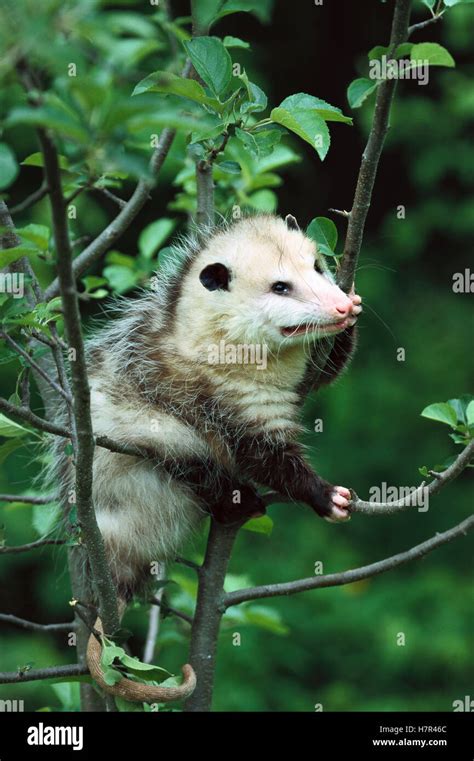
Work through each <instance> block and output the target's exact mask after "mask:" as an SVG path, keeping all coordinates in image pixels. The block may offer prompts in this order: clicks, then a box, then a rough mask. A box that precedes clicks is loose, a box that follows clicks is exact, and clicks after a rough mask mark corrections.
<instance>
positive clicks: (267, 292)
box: [175, 216, 352, 349]
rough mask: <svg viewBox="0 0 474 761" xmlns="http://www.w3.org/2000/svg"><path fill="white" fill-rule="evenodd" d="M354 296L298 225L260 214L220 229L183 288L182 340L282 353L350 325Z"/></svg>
mask: <svg viewBox="0 0 474 761" xmlns="http://www.w3.org/2000/svg"><path fill="white" fill-rule="evenodd" d="M351 308H352V302H351V299H350V298H349V297H348V296H347V295H346V294H345V293H344V292H343V291H342V290H341V289H340V288H338V286H337V285H336V284H335V282H334V278H333V277H332V274H331V272H330V271H329V268H328V267H327V265H326V264H325V261H324V257H323V256H322V255H320V254H318V252H317V250H316V245H315V243H314V242H313V241H312V240H311V239H310V238H309V237H307V236H306V235H305V234H304V233H303V232H301V231H300V229H299V228H298V225H297V224H296V220H295V219H294V218H293V217H287V218H286V220H283V219H280V218H277V217H274V216H258V217H251V218H248V219H244V220H241V221H239V222H237V223H236V224H234V225H232V226H231V227H230V228H228V229H225V230H223V231H221V232H218V233H217V234H215V235H214V236H212V237H211V238H210V240H209V241H208V243H207V244H206V245H205V246H204V248H203V249H202V250H201V251H200V253H199V254H198V255H197V256H196V258H195V259H194V261H193V262H192V265H191V266H190V268H189V269H188V271H187V273H186V274H185V276H184V279H183V282H182V283H181V294H180V298H179V304H178V305H177V309H176V313H175V316H176V319H177V320H178V321H179V323H180V326H181V329H182V335H183V334H184V333H185V332H186V334H187V336H188V338H190V336H191V334H195V335H196V336H197V335H198V334H199V337H200V338H201V339H204V340H205V339H207V338H208V339H209V340H215V339H218V338H221V339H222V338H224V339H225V340H227V341H234V342H245V343H265V344H267V345H268V346H269V347H270V348H273V349H278V348H280V347H281V346H282V345H285V344H290V345H292V344H295V343H298V342H300V343H302V342H303V341H304V340H305V339H306V340H308V339H310V340H318V339H320V338H322V337H324V336H328V335H334V334H336V333H338V332H340V331H341V330H344V328H346V327H347V326H348V321H349V318H350V315H351Z"/></svg>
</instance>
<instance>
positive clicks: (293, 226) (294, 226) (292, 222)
mask: <svg viewBox="0 0 474 761" xmlns="http://www.w3.org/2000/svg"><path fill="white" fill-rule="evenodd" d="M285 222H286V226H287V228H288V230H299V229H300V226H299V224H298V222H297V221H296V217H294V216H293V214H287V215H286V217H285Z"/></svg>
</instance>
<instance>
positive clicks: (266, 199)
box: [248, 190, 278, 212]
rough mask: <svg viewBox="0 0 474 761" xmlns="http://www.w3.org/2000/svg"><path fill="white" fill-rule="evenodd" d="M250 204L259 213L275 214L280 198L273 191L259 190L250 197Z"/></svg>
mask: <svg viewBox="0 0 474 761" xmlns="http://www.w3.org/2000/svg"><path fill="white" fill-rule="evenodd" d="M248 203H249V205H250V206H251V207H252V208H253V209H256V210H257V211H266V212H274V211H276V208H277V206H278V198H277V196H276V194H275V193H273V191H272V190H257V192H256V193H253V194H252V195H251V196H250V197H249V199H248Z"/></svg>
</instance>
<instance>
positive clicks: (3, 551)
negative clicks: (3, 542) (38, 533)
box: [0, 539, 66, 555]
mask: <svg viewBox="0 0 474 761" xmlns="http://www.w3.org/2000/svg"><path fill="white" fill-rule="evenodd" d="M50 544H56V545H60V544H66V540H65V539H37V540H36V542H30V543H29V544H18V545H16V546H14V547H0V555H18V554H19V553H20V552H29V551H30V550H36V549H38V547H46V546H47V545H50Z"/></svg>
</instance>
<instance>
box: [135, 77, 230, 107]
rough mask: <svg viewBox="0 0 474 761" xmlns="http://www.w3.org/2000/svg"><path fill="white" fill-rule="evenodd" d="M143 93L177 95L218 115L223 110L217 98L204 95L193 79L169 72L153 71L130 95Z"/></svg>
mask: <svg viewBox="0 0 474 761" xmlns="http://www.w3.org/2000/svg"><path fill="white" fill-rule="evenodd" d="M145 92H158V93H165V94H170V95H179V96H180V97H182V98H187V99H188V100H192V101H194V102H195V103H200V104H201V105H205V106H208V107H209V108H212V109H214V110H215V111H217V112H218V113H221V112H222V110H223V105H222V104H221V103H220V102H219V101H218V100H217V98H211V97H209V95H206V92H205V90H204V87H203V86H202V85H201V84H199V82H196V80H195V79H186V78H184V77H179V76H177V75H176V74H172V73H171V72H170V71H155V72H153V74H149V75H148V76H147V77H145V79H142V80H141V82H139V83H138V84H137V86H136V87H135V89H134V91H133V93H132V95H140V94H141V93H145Z"/></svg>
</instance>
